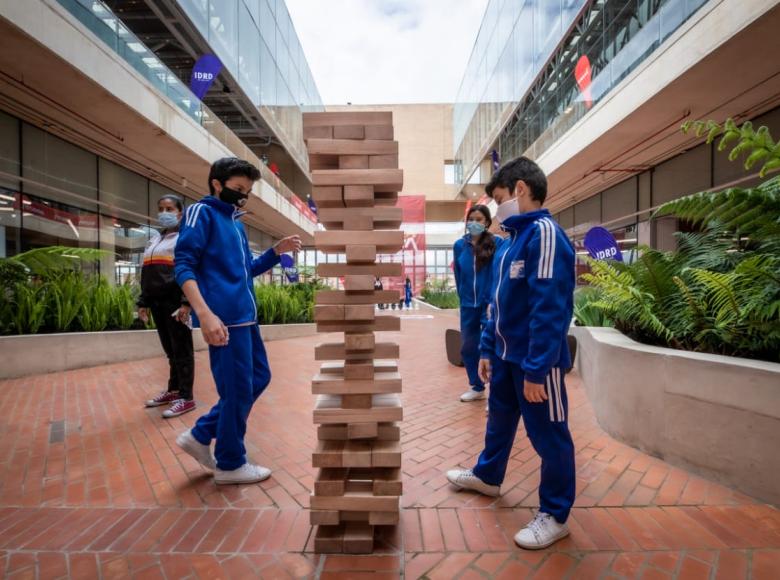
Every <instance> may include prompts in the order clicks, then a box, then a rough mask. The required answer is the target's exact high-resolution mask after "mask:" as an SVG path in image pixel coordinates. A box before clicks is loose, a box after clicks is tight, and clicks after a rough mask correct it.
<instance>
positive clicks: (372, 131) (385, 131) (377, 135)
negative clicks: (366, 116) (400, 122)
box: [365, 123, 394, 141]
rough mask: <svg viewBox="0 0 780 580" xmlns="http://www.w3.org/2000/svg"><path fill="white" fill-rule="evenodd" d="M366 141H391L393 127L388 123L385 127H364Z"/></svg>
mask: <svg viewBox="0 0 780 580" xmlns="http://www.w3.org/2000/svg"><path fill="white" fill-rule="evenodd" d="M365 135H366V140H369V139H377V140H381V141H392V140H393V138H394V135H393V126H392V125H390V124H389V123H388V124H386V125H366V131H365Z"/></svg>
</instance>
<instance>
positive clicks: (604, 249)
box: [582, 226, 623, 262]
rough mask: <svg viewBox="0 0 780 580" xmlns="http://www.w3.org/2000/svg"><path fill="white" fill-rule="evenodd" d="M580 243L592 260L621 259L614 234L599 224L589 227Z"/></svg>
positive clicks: (620, 260)
mask: <svg viewBox="0 0 780 580" xmlns="http://www.w3.org/2000/svg"><path fill="white" fill-rule="evenodd" d="M582 243H583V245H584V246H585V249H586V250H588V254H590V257H591V258H593V259H594V260H615V261H617V262H622V261H623V254H622V253H621V252H620V246H618V243H617V241H616V240H615V236H613V235H612V234H611V233H610V232H609V231H607V230H605V229H604V228H602V227H601V226H596V227H595V228H590V229H589V230H588V233H587V234H585V239H584V240H583V241H582Z"/></svg>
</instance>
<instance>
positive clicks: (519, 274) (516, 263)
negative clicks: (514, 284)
mask: <svg viewBox="0 0 780 580" xmlns="http://www.w3.org/2000/svg"><path fill="white" fill-rule="evenodd" d="M509 278H510V279H512V280H516V279H517V278H525V260H513V261H512V263H511V264H510V265H509Z"/></svg>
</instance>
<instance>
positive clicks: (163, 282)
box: [138, 195, 196, 418]
mask: <svg viewBox="0 0 780 580" xmlns="http://www.w3.org/2000/svg"><path fill="white" fill-rule="evenodd" d="M157 209H158V211H159V214H158V216H157V220H158V221H159V222H160V233H159V234H158V235H156V236H152V238H151V239H150V240H149V243H148V244H147V245H146V249H145V250H144V263H143V267H142V268H141V296H140V297H139V299H138V317H139V318H140V319H141V320H142V321H144V322H147V321H148V320H149V313H150V312H151V314H152V316H153V317H154V323H155V325H156V326H157V335H158V336H159V338H160V343H161V344H162V347H163V350H164V351H165V354H166V356H167V357H168V365H169V367H170V371H169V374H168V387H167V389H166V390H164V391H162V392H161V393H160V394H159V395H157V396H156V397H154V398H152V399H149V400H147V401H146V406H147V407H158V406H161V405H169V407H168V408H167V409H166V410H165V411H163V417H165V418H170V417H178V416H179V415H183V414H184V413H188V412H189V411H192V410H193V409H195V406H196V405H195V401H194V400H193V398H192V383H193V380H194V374H195V359H194V356H193V349H192V330H191V329H190V326H189V324H190V322H189V321H190V306H189V304H188V303H187V299H186V298H185V297H184V294H183V293H182V291H181V288H179V285H178V284H177V283H176V277H175V275H174V270H173V251H174V249H175V248H176V241H177V240H178V238H179V221H180V220H181V213H182V210H183V209H184V206H183V204H182V201H181V199H180V198H179V197H177V196H175V195H165V196H163V197H162V198H160V200H159V201H158V202H157Z"/></svg>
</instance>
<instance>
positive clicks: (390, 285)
mask: <svg viewBox="0 0 780 580" xmlns="http://www.w3.org/2000/svg"><path fill="white" fill-rule="evenodd" d="M396 207H400V208H401V209H402V210H403V217H402V218H401V219H402V220H403V221H402V223H401V229H402V230H403V232H404V246H403V248H402V249H401V251H400V252H398V253H397V254H395V255H392V256H382V258H381V261H384V262H400V263H401V264H403V274H402V275H401V277H400V278H386V279H384V280H383V281H382V282H383V284H384V288H385V290H397V291H398V297H399V299H400V298H402V297H403V292H404V284H405V283H406V278H407V277H408V278H409V280H410V281H411V282H412V294H413V295H415V296H417V295H419V294H420V292H422V290H423V288H424V287H425V196H424V195H401V196H399V197H398V203H396Z"/></svg>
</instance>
